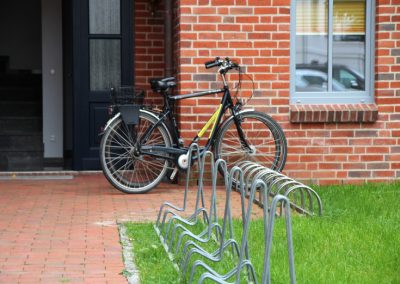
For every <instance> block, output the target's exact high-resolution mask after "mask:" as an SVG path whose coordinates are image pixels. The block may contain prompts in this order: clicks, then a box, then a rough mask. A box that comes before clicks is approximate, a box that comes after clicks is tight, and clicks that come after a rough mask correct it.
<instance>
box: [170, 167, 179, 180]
mask: <svg viewBox="0 0 400 284" xmlns="http://www.w3.org/2000/svg"><path fill="white" fill-rule="evenodd" d="M177 173H178V167H175V168H174V170H173V172H172V174H171V175H170V177H169V179H170V180H171V181H172V180H174V179H175V177H176V174H177Z"/></svg>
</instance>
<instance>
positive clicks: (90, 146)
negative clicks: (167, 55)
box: [73, 0, 133, 170]
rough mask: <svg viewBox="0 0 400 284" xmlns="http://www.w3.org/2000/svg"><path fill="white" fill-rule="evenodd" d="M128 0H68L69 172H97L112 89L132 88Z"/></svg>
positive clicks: (131, 12) (129, 4) (131, 50)
mask: <svg viewBox="0 0 400 284" xmlns="http://www.w3.org/2000/svg"><path fill="white" fill-rule="evenodd" d="M132 18H133V1H132V0H73V92H74V125H73V129H74V130H73V133H74V139H73V168H74V169H75V170H93V169H99V168H100V162H99V142H100V137H99V136H98V134H99V131H100V129H101V127H102V126H103V125H104V124H105V122H106V120H107V106H108V104H109V101H110V98H109V89H110V87H111V86H114V87H117V86H120V85H132V84H133V20H132Z"/></svg>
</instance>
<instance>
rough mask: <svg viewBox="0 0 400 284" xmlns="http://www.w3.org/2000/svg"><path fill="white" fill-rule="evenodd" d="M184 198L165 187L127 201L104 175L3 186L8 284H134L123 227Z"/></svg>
mask: <svg viewBox="0 0 400 284" xmlns="http://www.w3.org/2000/svg"><path fill="white" fill-rule="evenodd" d="M194 190H195V188H194V187H193V188H191V193H192V194H191V195H194ZM206 191H209V188H208V189H207V190H206ZM218 192H219V193H218V194H219V195H220V196H223V195H224V190H223V189H222V188H219V191H218ZM182 193H183V187H182V186H178V185H172V184H161V185H160V186H159V187H158V188H156V189H154V190H152V191H151V192H149V193H147V194H142V195H127V194H122V193H120V192H119V191H117V190H116V189H114V188H113V187H112V186H111V185H109V183H108V182H107V181H106V179H105V178H104V177H103V175H102V174H90V175H87V174H85V175H82V174H80V175H74V176H73V177H72V178H71V179H65V180H0V283H126V282H127V281H126V279H125V278H124V277H123V276H122V275H121V274H120V273H121V271H122V270H123V268H124V267H123V260H122V250H121V246H120V244H119V234H118V227H117V223H118V222H124V221H128V220H129V221H154V220H155V219H156V215H157V211H158V209H159V207H160V204H161V202H162V201H164V200H168V201H171V202H175V203H177V204H179V201H181V199H182ZM238 197H239V195H238V194H234V198H233V204H234V205H233V207H234V208H236V210H238V209H239V208H240V206H238V204H239V203H238V202H239V199H238ZM190 203H193V200H190ZM223 203H224V202H223V201H220V202H219V205H220V206H221V207H222V206H223Z"/></svg>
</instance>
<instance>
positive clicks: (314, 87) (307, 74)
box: [296, 69, 346, 92]
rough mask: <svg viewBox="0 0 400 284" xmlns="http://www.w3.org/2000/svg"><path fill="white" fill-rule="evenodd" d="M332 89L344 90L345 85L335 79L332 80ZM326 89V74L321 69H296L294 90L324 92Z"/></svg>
mask: <svg viewBox="0 0 400 284" xmlns="http://www.w3.org/2000/svg"><path fill="white" fill-rule="evenodd" d="M332 89H333V91H336V92H340V91H346V87H345V86H343V85H342V84H340V83H339V82H338V81H337V80H335V79H333V81H332ZM326 91H328V76H327V74H326V73H324V72H322V71H317V70H313V69H297V70H296V92H326Z"/></svg>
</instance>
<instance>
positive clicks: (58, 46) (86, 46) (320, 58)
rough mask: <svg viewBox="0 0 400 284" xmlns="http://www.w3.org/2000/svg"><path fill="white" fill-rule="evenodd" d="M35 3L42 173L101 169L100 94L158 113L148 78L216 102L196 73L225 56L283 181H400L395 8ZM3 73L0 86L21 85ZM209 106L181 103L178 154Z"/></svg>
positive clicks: (380, 2) (312, 3)
mask: <svg viewBox="0 0 400 284" xmlns="http://www.w3.org/2000/svg"><path fill="white" fill-rule="evenodd" d="M5 2H7V1H5ZM10 2H11V1H10ZM37 2H38V3H39V7H40V8H39V11H40V13H38V17H39V19H41V21H40V23H39V25H41V29H40V31H41V33H40V31H39V32H38V33H40V35H41V39H42V40H41V46H39V47H38V48H39V50H41V51H42V52H41V53H40V52H37V53H38V54H40V56H41V58H42V59H41V63H40V64H39V63H38V64H37V66H36V67H35V68H32V69H30V73H31V74H39V75H40V76H41V80H42V86H41V93H42V102H43V103H42V106H41V107H42V109H41V110H39V112H41V115H42V116H41V119H42V128H41V129H40V131H41V132H40V134H39V135H37V136H40V137H42V141H43V152H42V155H43V157H44V160H43V166H44V167H46V166H47V167H48V166H50V167H51V166H60V164H63V165H65V164H67V166H66V167H67V168H72V169H75V170H82V169H96V168H98V166H99V163H98V157H97V156H98V143H99V137H98V135H97V134H98V132H99V129H100V128H101V126H102V125H103V124H104V122H105V120H106V117H107V105H108V101H109V98H108V91H107V90H108V88H109V86H111V85H120V84H124V85H130V84H134V85H135V86H138V87H139V88H143V89H145V90H146V91H147V93H146V94H147V97H146V100H147V102H148V103H151V104H155V105H157V104H160V103H161V102H160V97H158V95H157V94H152V93H151V92H150V91H149V86H148V80H149V78H152V77H162V76H166V75H174V76H176V77H177V78H178V82H179V84H178V88H177V89H176V91H177V92H179V93H188V92H192V91H196V90H203V89H207V88H214V87H216V86H219V85H218V84H219V82H218V79H219V78H218V76H217V75H216V74H215V71H213V70H206V69H205V68H204V62H205V61H208V60H210V59H212V58H214V57H216V56H220V57H226V56H227V57H230V58H232V59H233V60H236V61H238V62H239V63H240V64H241V65H242V66H244V68H245V70H246V73H247V74H249V75H250V76H251V77H252V78H253V80H254V84H255V92H252V84H251V83H250V82H244V84H243V90H242V92H241V95H242V96H243V98H244V99H245V101H247V107H252V108H256V109H257V110H260V111H264V112H266V113H268V114H269V115H271V116H272V117H273V118H274V119H276V120H277V121H279V123H280V124H281V126H282V128H283V130H284V131H285V134H286V137H287V140H288V147H289V152H288V159H287V163H286V166H285V173H286V174H288V175H289V176H291V177H293V178H297V179H300V180H303V181H307V182H315V183H321V184H325V183H342V182H343V183H360V182H364V181H387V180H392V179H395V178H397V177H398V176H400V145H399V134H400V114H399V110H400V67H399V66H400V16H399V15H400V1H398V0H377V1H369V0H181V1H179V0H175V1H168V0H165V1H161V0H159V1H157V0H138V1H127V0H85V1H82V0H81V1H78V0H70V1H67V0H63V1H61V0H59V1H54V0H53V1H49V2H51V3H46V0H42V1H39V0H38V1H37ZM55 3H58V6H55V5H56V4H55ZM1 5H5V4H1ZM1 11H4V9H1ZM15 13H18V12H15ZM0 23H1V21H0ZM8 24H9V23H1V24H0V26H2V27H4V26H5V25H8ZM57 27H58V32H57ZM3 30H4V29H3ZM57 35H62V36H61V37H60V38H58V37H57ZM3 45H4V42H3V41H2V43H1V44H0V46H3ZM46 48H47V49H46ZM0 51H2V49H1V48H0ZM3 53H4V54H3ZM3 53H2V52H0V58H7V56H8V57H9V58H10V57H11V61H10V60H9V62H14V61H13V59H12V58H13V55H12V54H10V55H7V54H6V52H3ZM9 53H10V52H9ZM3 61H4V62H7V59H4V60H3ZM13 64H14V63H12V64H11V65H13ZM3 65H4V66H7V64H6V63H4V64H3ZM14 65H15V64H14ZM10 67H12V66H10V64H8V67H7V68H8V69H7V70H8V71H7V72H6V71H4V72H3V73H8V74H11V73H14V74H15V73H18V72H16V71H15V70H16V69H18V68H10ZM5 69H6V68H4V70H5ZM20 69H24V68H20ZM10 70H11V71H10ZM13 70H14V71H13ZM59 70H61V71H62V72H61V74H60V72H59ZM0 71H1V70H0ZM19 73H21V74H22V73H24V74H25V75H26V73H29V72H26V70H25V71H24V72H22V71H21V70H20V72H19ZM55 78H58V79H55ZM232 80H234V77H232ZM0 87H1V84H0ZM250 94H252V95H253V96H252V99H251V100H248V98H249V96H250ZM0 100H2V103H3V102H4V101H5V100H6V99H5V98H4V97H3V99H0ZM7 100H9V99H7ZM217 104H218V98H217V97H211V98H209V99H193V100H184V101H181V102H180V103H179V105H178V112H179V113H180V117H179V123H180V127H181V129H182V131H181V134H182V136H183V138H184V139H185V141H186V143H188V142H190V141H191V138H192V137H194V136H195V135H196V129H199V127H198V126H199V125H202V123H204V122H205V121H206V120H207V117H208V116H209V115H210V113H212V112H213V111H214V109H215V108H216V105H217ZM3 124H5V122H3ZM0 131H1V130H0ZM4 133H6V132H4ZM4 133H3V134H2V133H0V137H3V136H6V135H8V136H10V135H9V134H4ZM0 139H3V140H4V141H5V140H6V139H5V138H0ZM4 144H6V143H4ZM3 149H5V147H3V148H2V151H3ZM6 151H7V150H6ZM6 151H3V152H6ZM10 151H11V150H9V151H8V152H10ZM39 153H40V151H39ZM21 155H22V154H21ZM0 156H1V155H0ZM5 156H6V158H4V157H5ZM39 156H40V154H39ZM11 160H12V159H11V157H10V156H9V157H7V155H5V154H3V158H0V167H1V165H3V169H4V170H10V161H11ZM66 161H67V163H65V162H66ZM16 164H18V163H16ZM6 165H8V168H7V167H6ZM64 167H65V166H64ZM0 170H1V168H0Z"/></svg>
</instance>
